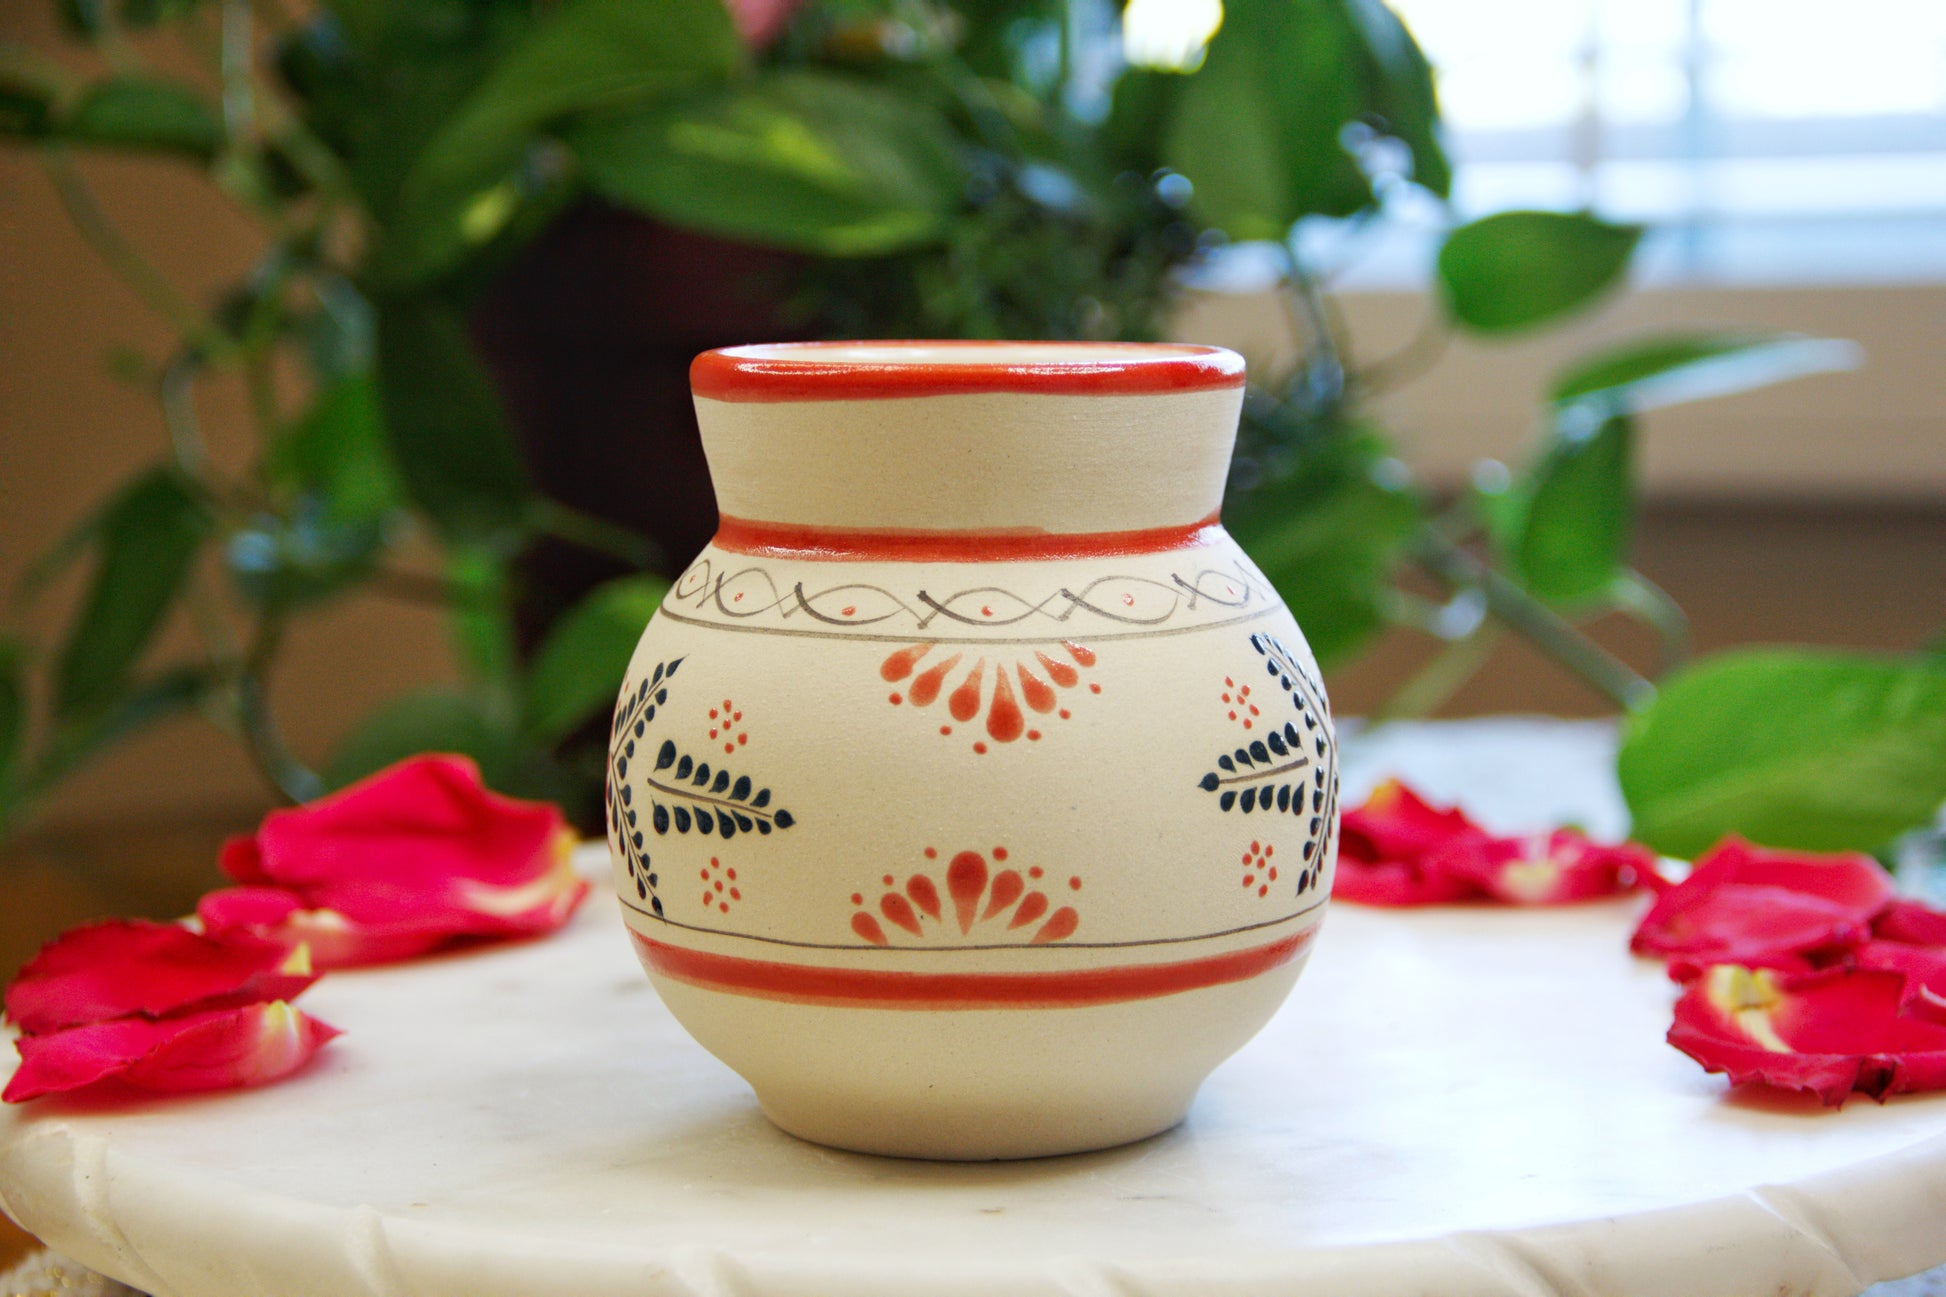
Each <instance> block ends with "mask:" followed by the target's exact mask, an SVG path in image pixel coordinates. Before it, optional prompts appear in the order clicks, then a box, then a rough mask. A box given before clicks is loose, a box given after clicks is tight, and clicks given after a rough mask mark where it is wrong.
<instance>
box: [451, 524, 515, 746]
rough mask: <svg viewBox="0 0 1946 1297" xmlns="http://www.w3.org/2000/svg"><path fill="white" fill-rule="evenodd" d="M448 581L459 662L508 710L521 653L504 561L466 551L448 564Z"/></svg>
mask: <svg viewBox="0 0 1946 1297" xmlns="http://www.w3.org/2000/svg"><path fill="white" fill-rule="evenodd" d="M446 578H447V580H448V582H450V583H451V585H452V588H453V613H452V618H453V640H454V646H455V647H456V648H457V649H458V650H459V654H460V660H461V661H463V662H464V663H465V664H466V666H467V668H468V670H470V671H471V672H472V673H473V675H474V677H475V678H476V679H477V680H478V681H480V682H482V683H483V684H485V685H486V686H487V687H488V689H489V690H495V691H499V692H501V693H503V694H504V695H506V697H507V699H508V710H509V711H511V698H512V691H513V689H514V685H515V681H516V679H517V677H518V676H519V674H520V672H519V662H520V652H519V649H518V647H517V646H516V644H515V633H514V620H513V596H512V592H511V589H510V579H509V572H508V570H507V562H506V560H505V559H504V558H502V557H501V556H500V554H499V553H497V552H496V551H494V550H492V549H489V548H486V547H482V546H469V547H464V548H461V549H458V550H456V551H455V552H454V554H453V555H452V558H451V559H450V560H449V561H448V563H447V565H446Z"/></svg>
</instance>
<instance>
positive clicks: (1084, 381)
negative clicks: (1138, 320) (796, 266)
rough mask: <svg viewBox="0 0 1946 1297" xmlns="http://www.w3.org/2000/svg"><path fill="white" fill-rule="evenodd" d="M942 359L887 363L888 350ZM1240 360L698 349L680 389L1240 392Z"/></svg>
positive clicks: (1152, 349)
mask: <svg viewBox="0 0 1946 1297" xmlns="http://www.w3.org/2000/svg"><path fill="white" fill-rule="evenodd" d="M900 352H904V353H908V354H912V355H919V354H922V353H924V352H936V353H944V356H946V357H951V358H950V359H946V358H943V357H938V356H935V357H933V358H928V359H896V358H894V356H895V355H896V353H900ZM1243 381H1244V378H1243V357H1241V356H1239V355H1237V354H1236V353H1235V352H1234V351H1226V350H1225V349H1223V348H1222V347H1204V346H1197V345H1193V344H1190V343H1173V342H1168V343H1164V342H964V341H944V342H921V341H911V342H871V341H860V342H788V343H761V344H754V345H751V346H745V347H721V348H718V349H717V350H715V351H705V352H704V353H703V354H702V355H700V356H698V357H696V359H695V360H694V361H693V362H691V364H690V366H689V386H690V390H691V391H693V392H694V393H695V394H696V395H697V396H700V397H706V398H708V399H709V400H712V401H738V402H743V401H871V400H890V399H894V398H908V399H909V398H913V397H925V396H964V395H968V394H972V393H980V392H1028V393H1035V394H1038V395H1043V396H1138V395H1155V394H1166V393H1170V392H1201V391H1213V390H1220V389H1224V388H1237V387H1242V386H1243Z"/></svg>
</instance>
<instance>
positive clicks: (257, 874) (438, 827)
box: [203, 755, 588, 967]
mask: <svg viewBox="0 0 1946 1297" xmlns="http://www.w3.org/2000/svg"><path fill="white" fill-rule="evenodd" d="M573 844H574V835H573V833H572V832H571V831H570V830H569V829H568V828H567V825H566V823H565V822H564V821H563V819H562V817H561V813H560V811H559V810H558V809H557V808H555V807H553V806H550V805H547V804H544V803H540V802H523V801H518V800H516V799H514V798H510V797H503V796H501V795H499V794H497V793H494V792H492V791H490V790H488V789H487V788H486V786H485V785H484V784H483V783H481V781H480V775H479V771H478V769H477V768H476V767H475V766H474V765H473V763H472V762H471V761H468V760H466V759H465V758H463V757H453V756H441V755H429V756H422V757H414V758H411V759H410V760H407V761H402V762H400V763H399V764H397V765H395V766H392V767H390V768H389V769H387V770H384V771H381V772H380V773H378V774H376V775H373V776H372V777H371V778H369V779H366V780H364V781H363V782H361V783H358V784H354V785H352V786H351V787H349V788H346V789H344V790H343V791H341V792H338V793H335V794H333V795H331V796H329V797H324V798H320V799H319V800H318V801H316V802H313V803H311V804H310V805H308V806H302V807H297V808H294V809H291V810H284V811H273V812H272V813H271V814H270V815H269V816H267V817H265V819H264V822H263V825H262V827H261V828H259V829H258V831H257V833H256V834H255V836H254V837H250V838H238V839H235V840H233V841H232V842H230V843H229V844H228V845H227V846H226V847H225V848H224V852H223V858H222V864H223V868H224V869H225V871H226V872H228V873H229V874H230V876H231V877H232V878H235V879H236V880H237V881H238V882H240V883H244V884H246V885H247V886H246V888H244V889H241V890H243V891H244V892H246V893H248V894H247V895H244V896H236V895H228V894H221V893H219V894H218V899H217V900H214V901H212V902H210V903H209V904H208V905H206V906H205V907H204V911H203V917H204V921H205V922H206V923H208V924H209V925H210V926H211V928H212V929H213V930H223V931H228V930H231V929H233V928H236V927H240V926H247V927H253V928H256V929H257V930H260V931H263V932H265V933H267V934H277V933H282V934H284V936H285V937H286V939H295V938H297V937H299V936H302V937H303V939H305V940H307V941H313V942H314V943H315V945H314V955H315V957H316V958H317V960H318V963H319V966H320V967H344V966H347V965H349V964H364V963H376V962H384V961H387V960H392V959H399V958H406V957H410V956H412V955H417V954H422V953H424V952H425V951H426V950H428V949H431V948H433V947H434V946H435V945H437V944H438V943H439V942H440V941H444V940H449V939H456V938H463V937H515V936H532V935H538V934H540V933H544V932H551V931H553V930H554V929H556V928H558V927H560V926H561V924H563V923H565V922H566V921H567V919H568V917H569V916H570V915H571V914H572V913H573V912H574V909H575V907H576V906H577V905H579V904H580V902H581V900H582V898H583V897H584V896H586V895H587V891H588V885H587V884H586V883H585V882H583V881H581V880H580V879H579V878H577V877H575V874H574V870H573V867H572V865H571V863H570V861H569V852H570V850H571V849H572V847H573ZM266 888H268V889H275V890H278V891H281V892H283V893H285V895H286V897H287V900H286V901H283V902H277V901H274V900H272V899H271V898H268V897H266V896H263V895H261V894H259V893H260V892H261V891H262V889H266ZM246 911H250V912H255V913H258V914H261V915H262V916H265V917H263V918H262V920H261V921H251V920H249V919H246V918H245V917H243V916H244V915H245V913H246Z"/></svg>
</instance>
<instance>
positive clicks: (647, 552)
mask: <svg viewBox="0 0 1946 1297" xmlns="http://www.w3.org/2000/svg"><path fill="white" fill-rule="evenodd" d="M530 521H531V522H532V523H533V525H534V530H535V531H538V532H539V533H540V534H541V535H543V536H548V537H552V538H553V539H555V540H559V541H565V542H567V543H568V544H570V545H579V546H580V547H581V548H583V549H587V550H593V551H594V552H595V553H597V554H606V555H608V556H609V557H610V558H615V559H620V560H621V561H622V562H624V563H626V564H628V565H629V566H630V567H638V568H651V567H654V566H655V565H656V564H657V563H658V562H660V561H661V559H662V554H661V552H660V551H659V550H658V549H657V548H656V545H655V542H654V541H651V540H650V539H649V538H648V537H646V536H639V535H637V534H636V533H634V532H632V531H630V530H629V529H628V528H626V527H623V526H620V525H618V524H616V523H612V522H610V521H608V520H607V519H606V518H597V517H595V516H594V515H593V514H591V513H583V512H582V511H581V510H579V509H576V508H574V507H573V506H572V505H566V504H562V503H561V502H560V501H559V500H550V499H546V498H542V499H540V500H537V501H535V503H534V505H533V513H532V516H531V518H530Z"/></svg>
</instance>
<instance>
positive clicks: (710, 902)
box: [700, 856, 743, 914]
mask: <svg viewBox="0 0 1946 1297" xmlns="http://www.w3.org/2000/svg"><path fill="white" fill-rule="evenodd" d="M700 872H701V874H702V878H703V908H704V909H705V910H716V911H717V912H718V913H721V914H728V913H729V912H730V907H731V906H732V905H735V904H736V903H737V902H738V901H740V900H742V899H743V888H742V887H740V886H738V885H737V871H736V870H735V869H734V868H733V867H731V866H728V865H725V864H724V863H723V862H722V861H721V860H719V859H717V858H716V857H715V856H711V857H710V858H709V864H708V865H707V866H705V867H704V868H703V869H702V870H701V871H700Z"/></svg>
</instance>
